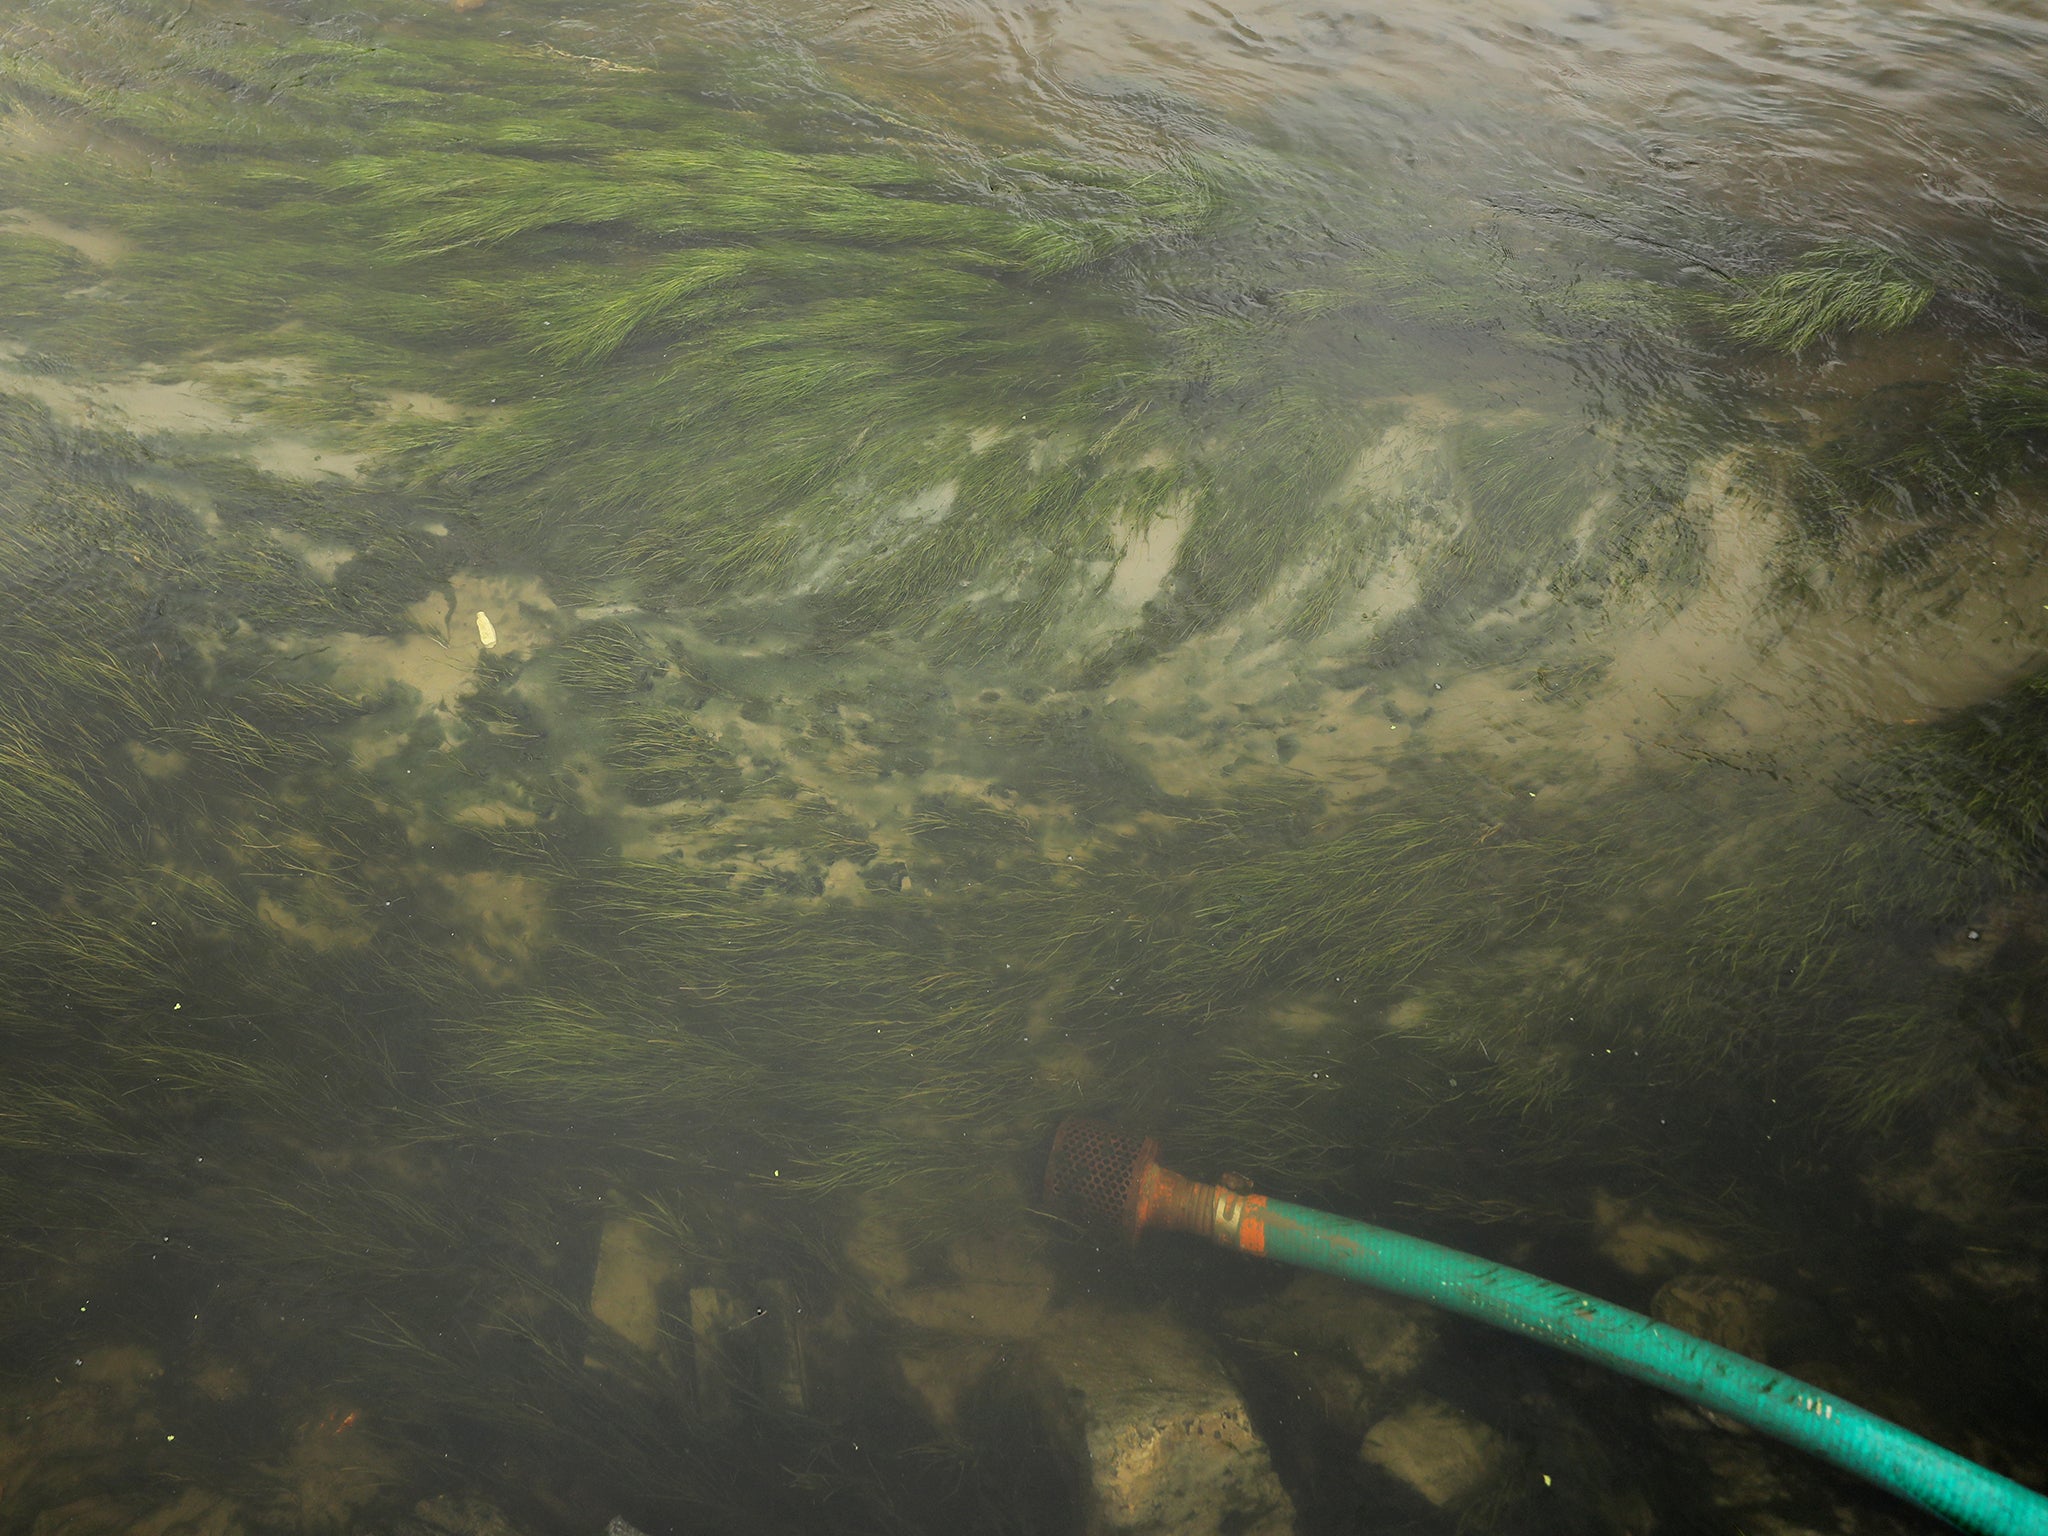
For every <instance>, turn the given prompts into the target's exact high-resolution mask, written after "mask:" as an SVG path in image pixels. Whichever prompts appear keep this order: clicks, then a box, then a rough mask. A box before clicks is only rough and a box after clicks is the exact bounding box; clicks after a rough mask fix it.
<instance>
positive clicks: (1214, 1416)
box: [971, 1307, 1294, 1536]
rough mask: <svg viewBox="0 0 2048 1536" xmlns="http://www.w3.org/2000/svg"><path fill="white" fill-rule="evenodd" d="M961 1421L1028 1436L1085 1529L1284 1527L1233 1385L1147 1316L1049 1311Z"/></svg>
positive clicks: (1274, 1482) (1237, 1533) (1142, 1535)
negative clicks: (1065, 1491) (1065, 1490)
mask: <svg viewBox="0 0 2048 1536" xmlns="http://www.w3.org/2000/svg"><path fill="white" fill-rule="evenodd" d="M1010 1359H1011V1363H1010V1365H1009V1367H1008V1368H1007V1369H1000V1370H998V1371H997V1372H996V1373H995V1375H994V1376H993V1377H992V1378H991V1379H990V1381H989V1382H988V1383H987V1385H986V1388H985V1390H984V1391H983V1393H982V1394H980V1401H979V1402H978V1403H977V1405H976V1408H975V1411H974V1413H973V1414H972V1415H971V1417H972V1418H973V1419H975V1420H977V1421H978V1427H980V1428H982V1429H983V1430H984V1431H985V1432H993V1433H998V1434H1001V1435H1003V1436H1004V1437H1005V1438H1006V1439H1007V1438H1011V1437H1014V1440H1013V1443H1018V1444H1023V1445H1030V1446H1035V1447H1036V1448H1037V1451H1038V1455H1037V1456H1036V1457H1029V1458H1027V1459H1036V1460H1041V1461H1043V1460H1049V1461H1050V1465H1049V1466H1041V1468H1040V1470H1041V1471H1043V1472H1048V1473H1050V1475H1051V1476H1052V1477H1053V1478H1055V1479H1061V1480H1065V1481H1066V1482H1067V1483H1068V1486H1069V1490H1070V1492H1071V1494H1072V1497H1073V1502H1074V1504H1075V1506H1076V1508H1075V1511H1074V1513H1075V1514H1076V1515H1078V1525H1079V1527H1080V1529H1082V1530H1083V1531H1086V1532H1088V1533H1089V1536H1211V1533H1214V1536H1222V1533H1224V1532H1229V1533H1231V1536H1286V1533H1289V1532H1292V1531H1293V1530H1294V1506H1293V1503H1292V1501H1291V1500H1290V1499H1289V1497H1288V1495H1287V1491H1286V1489H1285V1488H1283V1487H1282V1486H1281V1484H1280V1479H1279V1478H1278V1476H1277V1475H1276V1474H1275V1473H1274V1470H1273V1461H1272V1457H1271V1456H1270V1455H1269V1454H1268V1452H1267V1449H1266V1445H1265V1442H1264V1441H1263V1440H1262V1439H1261V1438H1260V1436H1259V1433H1258V1431H1257V1429H1255V1428H1254V1427H1253V1425H1252V1422H1251V1415H1250V1413H1249V1411H1248V1410H1247V1408H1246V1407H1245V1402H1244V1399H1243V1397H1242V1396H1241V1395H1240V1394H1239V1392H1238V1390H1237V1387H1236V1386H1235V1385H1234V1384H1233V1383H1232V1381H1231V1380H1230V1378H1229V1376H1228V1375H1227V1374H1225V1372H1224V1369H1223V1367H1222V1365H1221V1363H1220V1362H1219V1361H1218V1360H1217V1359H1216V1357H1215V1356H1214V1355H1213V1354H1212V1353H1211V1352H1210V1351H1209V1349H1208V1347H1207V1345H1206V1344H1205V1343H1204V1342H1203V1341H1202V1340H1201V1339H1200V1338H1199V1337H1198V1336H1196V1335H1195V1334H1193V1333H1191V1332H1189V1331H1188V1330H1186V1329H1184V1328H1182V1327H1181V1326H1180V1325H1178V1324H1176V1323H1174V1322H1172V1321H1170V1320H1168V1319H1166V1318H1163V1317H1159V1316H1143V1315H1139V1316H1133V1315H1131V1314H1128V1313H1124V1312H1113V1311H1109V1310H1107V1309H1097V1308H1092V1307H1074V1308H1068V1309H1065V1310H1063V1311H1060V1312H1058V1313H1056V1314H1054V1315H1053V1316H1052V1317H1051V1318H1049V1319H1048V1321H1047V1325H1046V1326H1045V1327H1044V1328H1043V1329H1042V1330H1041V1331H1040V1332H1039V1334H1038V1336H1037V1338H1036V1339H1035V1341H1034V1342H1033V1344H1032V1345H1031V1346H1030V1347H1029V1348H1028V1349H1021V1350H1017V1351H1014V1352H1013V1353H1012V1354H1011V1357H1010Z"/></svg>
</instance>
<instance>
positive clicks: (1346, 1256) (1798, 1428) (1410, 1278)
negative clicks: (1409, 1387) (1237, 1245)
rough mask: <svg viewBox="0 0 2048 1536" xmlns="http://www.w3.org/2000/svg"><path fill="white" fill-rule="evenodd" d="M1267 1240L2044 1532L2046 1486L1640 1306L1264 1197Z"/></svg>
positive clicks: (1993, 1522) (1982, 1521)
mask: <svg viewBox="0 0 2048 1536" xmlns="http://www.w3.org/2000/svg"><path fill="white" fill-rule="evenodd" d="M1263 1215H1264V1227H1265V1253H1266V1256H1267V1257H1268V1258H1271V1259H1276V1260H1278V1261H1280V1262H1281V1263H1283V1264H1295V1265H1299V1266H1301V1267H1302V1268H1305V1269H1318V1270H1322V1271H1323V1272H1325V1273H1326V1274H1332V1275H1341V1276H1343V1277H1344V1278H1346V1279H1349V1280H1360V1281H1363V1282H1364V1283H1365V1284H1367V1285H1372V1286H1377V1287H1378V1288H1379V1289H1381V1290H1383V1291H1392V1292H1394V1293H1395V1294H1397V1295H1401V1296H1411V1297H1413V1298H1415V1299H1416V1300H1418V1301H1426V1302H1429V1303H1430V1304H1432V1305H1434V1306H1439V1307H1442V1308H1444V1309H1445V1310H1446V1311H1450V1312H1457V1313H1460V1314H1462V1315H1464V1316H1466V1317H1471V1318H1477V1319H1478V1320H1479V1321H1480V1322H1484V1323H1492V1324H1493V1325H1494V1326H1495V1327H1497V1328H1505V1329H1507V1330H1509V1331H1510V1332H1513V1333H1520V1334H1526V1335H1527V1336H1528V1337H1530V1338H1532V1339H1539V1340H1541V1341H1542V1342H1543V1343H1545V1344H1549V1345H1552V1346H1554V1347H1556V1348H1558V1349H1562V1350H1565V1351H1567V1352H1569V1353H1571V1354H1574V1355H1579V1356H1582V1357H1583V1358H1585V1359H1587V1360H1597V1361H1598V1362H1599V1363H1600V1364H1602V1365H1605V1366H1609V1367H1611V1368H1612V1369H1614V1370H1617V1371H1620V1372H1622V1373H1623V1374H1624V1375H1628V1376H1633V1377H1635V1378H1636V1379H1637V1380H1638V1381H1646V1382H1648V1383H1650V1385H1652V1386H1655V1387H1662V1388H1663V1389H1664V1390H1665V1391H1667V1392H1673V1393H1676V1394H1677V1395H1678V1396H1680V1397H1682V1398H1685V1399H1687V1400H1688V1401H1690V1402H1694V1403H1698V1404H1700V1405H1701V1406H1703V1407H1707V1408H1711V1409H1713V1410H1714V1411H1715V1412H1717V1413H1725V1414H1726V1415H1728V1417H1729V1418H1731V1419H1739V1420H1741V1421H1742V1422H1743V1423H1745V1424H1748V1425H1751V1426H1752V1427H1754V1428H1756V1429H1760V1430H1762V1431H1763V1432H1764V1433H1765V1434H1769V1435H1775V1436H1776V1437H1777V1438H1778V1439H1780V1440H1784V1441H1787V1442H1788V1443H1790V1444H1792V1445H1796V1446H1798V1447H1799V1448H1800V1449H1801V1450H1804V1451H1809V1452H1811V1453H1812V1454H1814V1455H1815V1456H1818V1457H1821V1458H1822V1459H1823V1460H1826V1461H1831V1462H1833V1463H1834V1464H1835V1465H1836V1466H1838V1467H1841V1468H1843V1469H1844V1470H1845V1471H1849V1472H1853V1473H1855V1474H1856V1475H1857V1476H1858V1477H1862V1478H1866V1479H1868V1480H1869V1481H1871V1482H1873V1483H1875V1484H1877V1485H1878V1486H1879V1487H1881V1488H1887V1489H1889V1490H1891V1491H1892V1492H1893V1493H1896V1494H1898V1495H1899V1496H1900V1497H1902V1498H1905V1499H1909V1500H1911V1501H1912V1502H1913V1503H1915V1504H1918V1505H1919V1506H1921V1507H1922V1508H1923V1509H1927V1510H1930V1511H1932V1512H1933V1513H1934V1514H1937V1515H1939V1516H1941V1518H1942V1519H1944V1520H1947V1521H1949V1522H1950V1523H1951V1524H1953V1525H1956V1526H1959V1527H1961V1528H1962V1529H1963V1530H1966V1531H1978V1532H1983V1533H1985V1536H2048V1498H2043V1497H2042V1496H2041V1495H2040V1494H2038V1493H2034V1492H2032V1491H2030V1490H2028V1489H2026V1488H2023V1487H2021V1486H2020V1485H2019V1484H2018V1483H2015V1482H2013V1481H2012V1480H2011V1479H2010V1478H2005V1477H2000V1476H1999V1475H1998V1474H1997V1473H1996V1472H1992V1471H1989V1470H1987V1469H1986V1468H1984V1467H1980V1466H1978V1465H1977V1464H1976V1463H1975V1462H1973V1461H1967V1460H1965V1459H1964V1458H1963V1457H1961V1456H1958V1455H1956V1454H1955V1453H1953V1452H1952V1451H1945V1450H1943V1449H1942V1448H1941V1447H1940V1446H1938V1445H1936V1444H1934V1443H1933V1442H1932V1441H1929V1440H1923V1439H1921V1438H1920V1436H1918V1435H1916V1434H1913V1433H1912V1432H1911V1431H1909V1430H1904V1429H1901V1428H1899V1426H1898V1425H1896V1424H1892V1423H1890V1422H1888V1421H1886V1420H1884V1419H1881V1418H1879V1417H1877V1415H1875V1414H1872V1413H1866V1412H1864V1411H1863V1410H1862V1409H1861V1408H1858V1407H1856V1406H1855V1405H1854V1404H1853V1403H1846V1402H1844V1401H1842V1399H1840V1398H1838V1397H1835V1396H1834V1395H1833V1394H1831V1393H1828V1392H1824V1391H1822V1390H1821V1389H1820V1388H1819V1387H1815V1386H1810V1385H1809V1384H1807V1383H1806V1382H1803V1381H1798V1380H1796V1379H1794V1378H1793V1377H1790V1376H1787V1375H1785V1374H1784V1373H1783V1372H1782V1371H1774V1370H1772V1369H1771V1368H1770V1367H1769V1366H1766V1365H1761V1364H1759V1363H1758V1362H1756V1361H1754V1360H1751V1359H1749V1358H1748V1357H1747V1356H1744V1355H1738V1354H1735V1353H1734V1352H1733V1351H1731V1350H1726V1349H1723V1348H1721V1347H1720V1346H1719V1345H1718V1344H1709V1343H1708V1342H1707V1341H1706V1340H1705V1339H1698V1338H1694V1337H1693V1336H1692V1335H1691V1334H1689V1333H1685V1332H1682V1331H1680V1330H1679V1329H1676V1328H1669V1327H1666V1326H1665V1325H1664V1324H1662V1323H1659V1322H1654V1321H1652V1320H1651V1319H1650V1318H1647V1317H1644V1316H1643V1315H1642V1314H1641V1313H1639V1312H1631V1311H1629V1310H1628V1309H1627V1308H1626V1307H1617V1306H1613V1305H1610V1304H1609V1303H1607V1302H1604V1301H1599V1300H1596V1299H1595V1298H1593V1297H1591V1296H1584V1295H1581V1294H1579V1293H1578V1292H1577V1291H1571V1290H1567V1289H1565V1288H1564V1287H1563V1286H1561V1285H1553V1284H1552V1283H1551V1282H1550V1281H1548V1280H1541V1279H1538V1278H1537V1277H1536V1276H1534V1275H1530V1274H1524V1273H1523V1272H1522V1271H1521V1270H1518V1269H1510V1268H1508V1267H1507V1266H1506V1265H1504V1264H1492V1263H1488V1262H1487V1261H1486V1260H1484V1259H1479V1258H1475V1257H1473V1256H1472V1255H1471V1254H1469V1253H1459V1252H1458V1251H1457V1250H1456V1249H1452V1248H1445V1247H1441V1246H1439V1245H1438V1244H1436V1243H1430V1242H1425V1241H1423V1240H1422V1239H1420V1238H1414V1237H1404V1236H1402V1235H1401V1234H1400V1233H1398V1232H1388V1231H1385V1230H1384V1229H1382V1228H1379V1227H1374V1226H1369V1225H1367V1224H1366V1223H1364V1222H1362V1221H1349V1220H1346V1219H1345V1218H1344V1217H1341V1216H1332V1215H1329V1214H1328V1213H1326V1212H1323V1211H1312V1210H1309V1209H1308V1208H1307V1207H1305V1206H1299V1205H1287V1204H1285V1203H1283V1202H1281V1201H1277V1200H1268V1201H1265V1202H1264V1211H1263Z"/></svg>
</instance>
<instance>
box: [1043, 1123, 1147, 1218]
mask: <svg viewBox="0 0 2048 1536" xmlns="http://www.w3.org/2000/svg"><path fill="white" fill-rule="evenodd" d="M1158 1157H1159V1143H1158V1142H1156V1141H1154V1140H1152V1139H1151V1138H1150V1137H1146V1138H1144V1139H1140V1138H1138V1137H1136V1136H1127V1135H1125V1134H1124V1133H1123V1132H1122V1131H1119V1130H1117V1129H1116V1128H1115V1127H1114V1126H1108V1125H1104V1124H1103V1123H1102V1122H1101V1121H1100V1120H1084V1119H1081V1118H1079V1117H1076V1118H1074V1119H1072V1120H1068V1121H1066V1122H1065V1123H1064V1124H1062V1125H1061V1126H1060V1128H1059V1130H1058V1131H1056V1132H1055V1133H1054V1135H1053V1138H1052V1156H1051V1157H1050V1158H1048V1159H1047V1160H1046V1165H1045V1198H1046V1203H1047V1204H1049V1205H1050V1206H1051V1207H1052V1208H1053V1209H1054V1210H1056V1211H1058V1212H1059V1213H1060V1214H1061V1215H1063V1216H1068V1217H1071V1218H1072V1219H1073V1220H1075V1221H1079V1222H1083V1223H1085V1224H1087V1225H1089V1226H1095V1227H1121V1228H1123V1230H1124V1231H1126V1232H1128V1233H1130V1234H1131V1235H1132V1236H1133V1237H1135V1236H1137V1207H1138V1180H1139V1178H1140V1177H1141V1176H1142V1175H1143V1173H1144V1171H1145V1168H1146V1166H1147V1165H1148V1164H1150V1163H1153V1162H1155V1161H1157V1160H1158Z"/></svg>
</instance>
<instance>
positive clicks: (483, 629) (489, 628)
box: [476, 609, 498, 650]
mask: <svg viewBox="0 0 2048 1536" xmlns="http://www.w3.org/2000/svg"><path fill="white" fill-rule="evenodd" d="M476 637H477V639H479V640H481V641H483V643H484V649H485V650H489V649H490V648H491V647H492V646H494V645H496V644H497V643H498V631H497V627H496V626H495V625H493V624H492V623H491V616H490V615H489V614H487V613H485V612H484V611H483V610H482V609H478V610H477V615H476Z"/></svg>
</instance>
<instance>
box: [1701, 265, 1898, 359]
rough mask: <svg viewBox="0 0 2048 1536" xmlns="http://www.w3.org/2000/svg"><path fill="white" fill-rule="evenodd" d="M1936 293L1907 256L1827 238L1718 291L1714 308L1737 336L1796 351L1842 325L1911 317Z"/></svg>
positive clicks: (1868, 326)
mask: <svg viewBox="0 0 2048 1536" xmlns="http://www.w3.org/2000/svg"><path fill="white" fill-rule="evenodd" d="M1934 293H1935V284H1934V280H1933V279H1932V278H1931V277H1929V276H1928V275H1927V274H1926V273H1924V272H1922V271H1921V270H1920V269H1919V268H1917V267H1916V266H1914V265H1913V264H1912V263H1910V262H1908V261H1907V260H1906V259H1905V258H1903V257H1901V256H1899V255H1897V254H1895V253H1893V252H1891V251H1887V250H1882V249H1880V248H1877V247H1874V246H1868V245H1860V244H1857V243H1855V242H1853V241H1830V242H1828V243H1826V244H1823V245H1819V246H1816V247H1815V248H1814V249H1813V250H1810V251H1808V252H1807V253H1806V254H1805V255H1803V256H1801V257H1800V258H1799V259H1798V260H1797V261H1795V262H1794V263H1793V264H1792V265H1791V266H1789V267H1788V268H1786V269H1785V270H1784V271H1782V272H1779V273H1777V274H1775V275H1774V276H1771V277H1767V278H1763V279H1761V280H1759V281H1756V282H1753V283H1750V284H1748V285H1747V286H1746V287H1745V288H1744V289H1743V291H1741V292H1739V293H1736V294H1730V295H1721V296H1718V297H1717V298H1716V299H1715V301H1714V303H1713V305H1712V310H1713V312H1714V314H1715V315H1716V316H1717V318H1718V320H1719V323H1720V324H1721V325H1722V327H1723V328H1724V329H1725V330H1726V331H1727V333H1728V334H1729V335H1730V336H1733V337H1734V338H1735V339H1736V340H1738V341H1745V342H1749V343H1751V344H1752V345H1756V346H1763V347H1770V348H1772V349H1774V350H1776V351H1780V352H1800V351H1804V350H1805V349H1806V348H1807V347H1810V346H1812V345H1813V343H1814V342H1816V341H1818V340H1820V338H1821V337H1823V336H1826V335H1830V334H1832V333H1835V332H1839V331H1869V332H1876V333H1880V334H1881V333H1883V332H1885V331H1896V330H1899V329H1901V328H1902V327H1905V326H1908V325H1911V324H1912V323H1913V322H1914V321H1915V320H1917V319H1918V318H1919V317H1920V314H1921V312H1922V311H1923V310H1925V309H1926V308H1927V305H1928V304H1929V302H1930V301H1931V300H1932V299H1933V298H1934Z"/></svg>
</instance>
